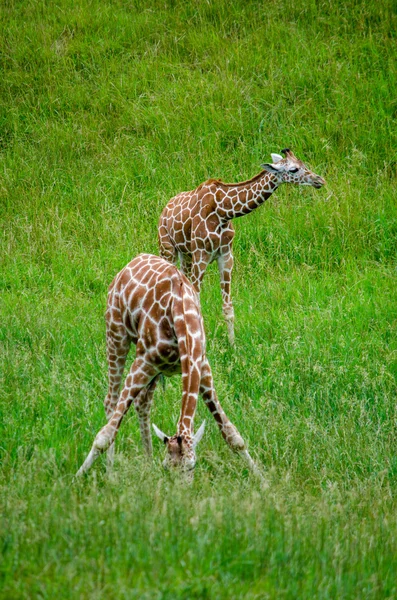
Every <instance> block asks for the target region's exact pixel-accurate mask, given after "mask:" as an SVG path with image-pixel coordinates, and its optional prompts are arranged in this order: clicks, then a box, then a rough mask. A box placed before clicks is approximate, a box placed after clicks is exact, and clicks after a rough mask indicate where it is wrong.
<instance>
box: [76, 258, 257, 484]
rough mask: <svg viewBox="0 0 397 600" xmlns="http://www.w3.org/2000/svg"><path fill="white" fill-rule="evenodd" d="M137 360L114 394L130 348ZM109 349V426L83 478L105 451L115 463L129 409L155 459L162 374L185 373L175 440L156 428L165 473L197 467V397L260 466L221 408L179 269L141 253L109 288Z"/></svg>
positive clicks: (193, 303) (199, 323) (194, 303)
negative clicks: (154, 415) (153, 412)
mask: <svg viewBox="0 0 397 600" xmlns="http://www.w3.org/2000/svg"><path fill="white" fill-rule="evenodd" d="M131 342H132V343H134V344H135V345H136V356H135V360H134V362H133V363H132V366H131V369H130V372H129V374H128V375H127V377H126V380H125V383H124V388H123V390H122V392H121V394H120V395H119V390H120V384H121V378H122V374H123V370H124V365H125V361H126V358H127V354H128V351H129V348H130V345H131ZM106 347H107V359H108V365H109V390H108V394H107V396H106V398H105V411H106V416H107V419H108V422H107V424H106V425H105V426H104V427H103V428H102V429H101V430H100V431H99V433H98V434H97V436H96V438H95V440H94V443H93V446H92V448H91V451H90V453H89V454H88V456H87V458H86V459H85V461H84V463H83V465H82V466H81V468H80V469H79V471H78V472H77V475H81V474H82V473H84V472H86V471H87V470H88V469H89V468H90V467H91V465H92V463H93V462H94V460H95V459H96V458H97V456H99V454H101V453H102V452H105V451H107V452H108V465H109V466H111V465H112V464H113V454H114V440H115V437H116V435H117V432H118V430H119V427H120V424H121V421H122V420H123V417H124V415H125V414H126V413H127V411H128V409H129V407H130V405H131V403H132V402H134V406H135V409H136V411H137V413H138V419H139V426H140V431H141V436H142V441H143V444H144V448H145V450H146V453H147V454H148V455H149V456H151V454H152V438H151V434H150V408H151V404H152V399H153V393H154V390H155V387H156V384H157V381H158V379H159V377H160V375H161V374H164V375H166V376H171V375H174V374H175V373H182V387H183V393H182V408H181V412H180V417H179V421H178V427H177V433H176V434H175V435H174V436H172V437H168V436H166V435H165V434H164V433H162V431H160V429H158V428H157V427H156V426H155V425H153V427H154V430H155V432H156V435H157V436H158V437H160V439H161V440H162V441H163V442H164V443H165V444H166V448H167V451H166V458H165V461H164V466H179V467H181V468H182V470H184V471H189V470H191V469H193V467H194V466H195V463H196V454H195V447H196V446H197V444H198V442H199V441H200V439H201V438H202V436H203V433H204V423H203V424H202V425H201V427H200V428H199V430H198V431H197V433H196V434H195V435H194V434H193V420H194V414H195V411H196V404H197V397H198V394H199V393H201V395H202V396H203V399H204V402H205V404H206V405H207V408H208V409H209V410H210V412H211V413H212V415H213V416H214V418H215V420H216V422H217V424H218V426H219V429H220V431H221V434H222V436H223V437H224V439H225V441H226V442H227V444H229V446H230V447H231V448H232V449H233V450H236V451H237V452H239V453H240V454H241V455H242V456H243V457H244V458H245V460H246V461H247V463H248V465H249V467H250V468H251V469H252V470H253V471H254V472H257V467H256V465H255V463H254V461H253V460H252V458H251V456H250V455H249V453H248V450H247V449H246V447H245V443H244V440H243V438H242V437H241V435H240V434H239V432H238V431H237V429H236V427H235V426H234V425H233V424H232V423H231V421H229V419H228V418H227V416H226V414H225V413H224V411H223V409H222V406H221V405H220V403H219V401H218V399H217V396H216V393H215V389H214V384H213V380H212V373H211V368H210V365H209V363H208V360H207V358H206V356H205V335H204V327H203V320H202V316H201V312H200V305H199V301H198V298H197V295H196V292H195V290H194V288H193V286H192V284H191V283H190V282H189V281H188V280H187V279H186V277H185V276H184V275H183V274H182V273H180V271H178V269H177V268H176V267H175V266H173V265H171V264H170V263H169V262H167V261H165V260H164V259H162V258H159V257H158V256H152V255H150V254H140V255H139V256H137V257H136V258H135V259H134V260H132V261H131V262H130V263H129V264H128V265H127V266H126V267H125V268H124V269H123V270H122V271H120V273H119V274H118V275H116V277H115V279H114V280H113V282H112V283H111V285H110V287H109V294H108V302H107V310H106Z"/></svg>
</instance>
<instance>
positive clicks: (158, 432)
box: [152, 423, 168, 444]
mask: <svg viewBox="0 0 397 600" xmlns="http://www.w3.org/2000/svg"><path fill="white" fill-rule="evenodd" d="M152 426H153V429H154V433H155V434H156V435H157V437H158V438H159V439H160V440H161V441H162V442H164V444H166V443H167V442H168V436H167V435H165V433H163V432H162V431H161V429H159V428H158V427H156V425H155V424H154V423H152Z"/></svg>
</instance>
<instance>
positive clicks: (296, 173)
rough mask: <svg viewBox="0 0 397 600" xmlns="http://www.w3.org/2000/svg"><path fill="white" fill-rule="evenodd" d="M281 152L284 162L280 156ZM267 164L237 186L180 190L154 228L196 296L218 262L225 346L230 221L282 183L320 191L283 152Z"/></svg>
mask: <svg viewBox="0 0 397 600" xmlns="http://www.w3.org/2000/svg"><path fill="white" fill-rule="evenodd" d="M282 154H284V158H283V156H282ZM271 156H272V161H273V162H272V163H265V164H263V165H262V169H263V170H262V171H261V172H260V173H258V175H256V176H255V177H253V178H252V179H249V180H248V181H243V182H240V183H224V182H223V181H221V180H219V179H209V180H208V181H205V182H204V183H202V184H201V185H199V186H198V187H197V188H196V189H195V190H192V191H190V192H181V193H180V194H178V195H177V196H175V197H174V198H171V200H170V201H169V202H168V204H167V205H166V206H165V208H164V210H163V212H162V214H161V217H160V221H159V225H158V238H159V246H160V254H161V256H162V257H163V258H165V259H166V260H168V261H169V262H171V263H173V264H176V262H177V260H178V258H179V260H180V266H181V270H182V272H183V273H184V274H185V275H186V276H187V277H188V278H189V279H190V281H191V282H192V283H193V285H194V287H195V289H196V291H197V293H200V288H201V284H202V280H203V277H204V273H205V271H206V269H207V267H208V265H209V264H210V263H212V262H214V261H217V263H218V269H219V275H220V284H221V292H222V310H223V315H224V318H225V320H226V324H227V329H228V337H229V342H230V343H231V344H233V343H234V309H233V304H232V297H231V280H232V270H233V251H232V245H233V238H234V228H233V225H232V223H231V221H232V220H233V219H236V218H238V217H242V216H244V215H247V214H249V213H250V212H252V211H253V210H255V209H256V208H258V207H259V206H261V204H263V202H265V200H267V198H269V197H270V196H271V194H272V193H273V192H274V191H275V190H276V189H277V188H278V187H279V186H280V185H281V184H283V183H291V184H295V185H310V186H312V187H314V188H317V189H318V188H320V187H322V186H323V185H324V184H325V181H324V179H323V178H322V177H320V175H316V173H313V172H312V171H310V170H309V169H308V167H307V166H306V165H305V164H304V163H303V162H302V161H301V160H299V159H298V158H297V157H296V156H295V155H294V153H293V152H292V151H291V150H290V149H289V148H285V149H284V150H282V151H281V154H272V155H271Z"/></svg>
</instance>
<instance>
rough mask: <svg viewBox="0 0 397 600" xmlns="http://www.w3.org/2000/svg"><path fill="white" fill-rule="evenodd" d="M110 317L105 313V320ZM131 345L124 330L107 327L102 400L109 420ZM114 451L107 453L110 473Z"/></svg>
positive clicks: (111, 449) (111, 447)
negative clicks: (105, 370)
mask: <svg viewBox="0 0 397 600" xmlns="http://www.w3.org/2000/svg"><path fill="white" fill-rule="evenodd" d="M109 317H110V315H109V314H108V313H107V315H106V318H107V319H108V318H109ZM130 345H131V340H130V338H129V336H128V335H127V334H126V333H125V330H124V328H118V329H117V330H115V329H114V327H113V328H112V327H110V326H108V327H107V332H106V354H107V361H108V382H109V385H108V393H107V395H106V397H105V400H104V406H105V413H106V418H107V420H108V421H109V419H111V417H112V415H113V412H114V409H115V407H116V405H117V400H118V398H119V392H120V384H121V378H122V376H123V371H124V365H125V361H126V358H127V355H128V351H129V348H130ZM114 449H115V445H114V444H112V445H111V446H110V447H109V448H108V451H107V454H106V456H107V470H108V471H111V470H112V467H113V463H114Z"/></svg>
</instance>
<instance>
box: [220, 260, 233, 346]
mask: <svg viewBox="0 0 397 600" xmlns="http://www.w3.org/2000/svg"><path fill="white" fill-rule="evenodd" d="M217 262H218V269H219V277H220V280H221V291H222V310H223V315H224V317H225V321H226V325H227V332H228V337H229V342H230V344H231V345H232V346H233V345H234V309H233V304H232V296H231V289H230V288H231V282H232V270H233V254H232V252H231V251H229V252H228V253H227V254H220V255H219V256H218V261H217Z"/></svg>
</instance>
